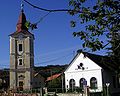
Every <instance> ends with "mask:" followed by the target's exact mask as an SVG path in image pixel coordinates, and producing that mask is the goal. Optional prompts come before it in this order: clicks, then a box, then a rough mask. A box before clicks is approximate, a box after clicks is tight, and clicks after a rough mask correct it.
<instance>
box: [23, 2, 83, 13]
mask: <svg viewBox="0 0 120 96" xmlns="http://www.w3.org/2000/svg"><path fill="white" fill-rule="evenodd" d="M24 1H25V2H26V3H27V4H29V5H30V6H32V7H33V8H36V9H39V10H42V11H47V12H70V11H76V12H79V13H82V11H78V10H71V9H56V10H50V9H45V8H41V7H38V6H36V5H33V4H32V3H30V2H28V1H27V0H24Z"/></svg>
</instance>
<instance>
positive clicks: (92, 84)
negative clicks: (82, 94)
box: [90, 77, 98, 89]
mask: <svg viewBox="0 0 120 96" xmlns="http://www.w3.org/2000/svg"><path fill="white" fill-rule="evenodd" d="M90 87H91V89H97V87H98V86H97V79H96V78H95V77H92V78H91V79H90Z"/></svg>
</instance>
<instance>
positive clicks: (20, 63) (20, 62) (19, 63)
mask: <svg viewBox="0 0 120 96" xmlns="http://www.w3.org/2000/svg"><path fill="white" fill-rule="evenodd" d="M18 65H20V66H22V65H23V59H22V58H19V59H18Z"/></svg>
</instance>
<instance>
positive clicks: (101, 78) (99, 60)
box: [64, 52, 120, 94]
mask: <svg viewBox="0 0 120 96" xmlns="http://www.w3.org/2000/svg"><path fill="white" fill-rule="evenodd" d="M104 58H105V59H104ZM106 61H107V62H106ZM109 61H110V60H109V59H106V57H104V56H100V55H95V54H90V53H85V52H78V53H77V54H76V56H75V57H74V58H73V60H72V61H71V62H70V64H69V66H68V68H67V69H66V70H65V72H64V73H65V88H66V91H68V90H72V91H74V90H75V89H76V88H81V89H84V88H85V87H87V88H89V91H90V92H103V90H104V89H105V90H106V88H107V87H109V91H110V93H111V94H112V93H119V92H120V86H118V85H120V80H119V81H118V79H119V78H116V74H115V72H114V71H113V70H111V68H112V67H113V65H112V67H111V66H110V65H109V64H108V62H109ZM105 62H106V63H105ZM109 63H112V62H109Z"/></svg>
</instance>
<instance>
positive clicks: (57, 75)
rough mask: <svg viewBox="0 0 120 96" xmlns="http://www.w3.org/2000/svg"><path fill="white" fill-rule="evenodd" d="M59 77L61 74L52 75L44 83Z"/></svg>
mask: <svg viewBox="0 0 120 96" xmlns="http://www.w3.org/2000/svg"><path fill="white" fill-rule="evenodd" d="M59 76H61V73H59V74H55V75H52V76H50V77H48V78H47V80H46V81H51V80H53V79H56V78H58V77H59Z"/></svg>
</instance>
